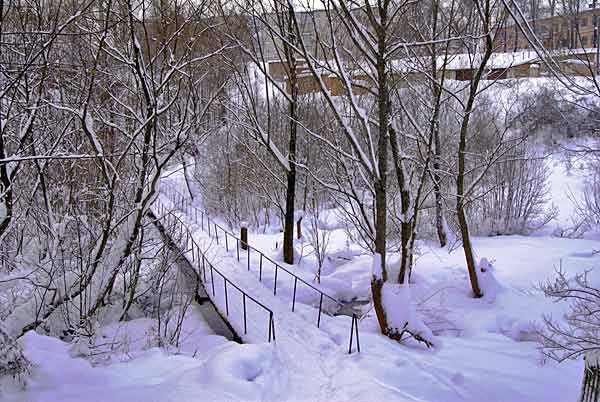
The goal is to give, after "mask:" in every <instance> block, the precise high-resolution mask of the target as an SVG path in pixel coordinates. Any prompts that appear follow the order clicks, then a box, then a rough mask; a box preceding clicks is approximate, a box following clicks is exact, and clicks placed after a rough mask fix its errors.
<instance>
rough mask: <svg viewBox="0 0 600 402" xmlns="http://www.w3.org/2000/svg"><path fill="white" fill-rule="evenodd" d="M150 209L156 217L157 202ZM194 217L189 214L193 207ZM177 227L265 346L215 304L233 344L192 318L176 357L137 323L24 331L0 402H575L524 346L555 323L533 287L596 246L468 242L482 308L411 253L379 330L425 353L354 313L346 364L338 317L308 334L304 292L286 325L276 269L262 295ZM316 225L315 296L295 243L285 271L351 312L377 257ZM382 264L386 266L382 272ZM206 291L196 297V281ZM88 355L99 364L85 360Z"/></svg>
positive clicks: (308, 257) (344, 322) (254, 261)
mask: <svg viewBox="0 0 600 402" xmlns="http://www.w3.org/2000/svg"><path fill="white" fill-rule="evenodd" d="M557 166H558V165H557ZM557 172H558V173H557ZM553 174H558V175H560V176H559V177H555V176H552V177H551V181H552V180H555V184H556V186H553V200H554V201H558V204H559V206H560V207H561V208H562V207H565V211H564V213H565V215H564V216H565V217H566V216H568V211H567V204H566V202H565V203H564V205H562V201H561V200H560V198H559V197H556V196H555V195H554V193H555V192H559V191H560V190H561V186H562V185H566V184H567V183H570V184H573V183H574V181H576V178H573V176H569V175H564V176H562V173H561V171H560V170H557V169H555V170H554V173H553ZM169 185H172V186H175V187H177V186H180V185H183V182H182V177H180V176H178V174H172V175H171V176H170V177H169V178H168V179H164V180H163V183H162V184H161V188H162V190H163V191H164V189H166V188H168V186H169ZM159 202H160V203H161V204H164V205H170V204H169V201H168V199H167V198H166V197H164V196H162V197H160V199H159ZM196 205H197V207H199V208H201V202H200V201H196ZM562 213H563V211H562V210H561V218H560V219H562V217H563V215H562ZM177 216H178V218H180V219H182V220H183V221H184V222H185V223H186V225H187V226H188V227H189V228H190V230H191V231H192V233H193V237H194V239H195V241H196V242H197V243H198V244H199V245H200V246H201V248H202V250H203V251H204V252H205V253H206V254H207V256H208V259H209V260H210V261H211V262H212V263H213V264H214V265H215V267H217V268H218V269H219V270H222V271H223V273H224V274H225V275H226V276H227V277H228V278H229V279H230V280H231V281H232V282H234V283H236V284H237V285H239V286H240V287H242V288H243V289H244V290H245V291H246V292H247V293H248V294H250V295H252V297H255V298H256V299H257V300H259V301H260V302H261V303H264V304H265V305H266V306H268V308H270V309H271V310H272V311H273V312H274V320H275V330H276V340H275V342H271V343H267V321H268V316H266V315H265V311H264V310H261V309H259V308H256V307H249V309H248V312H249V317H250V319H249V320H248V333H247V334H244V331H243V321H242V311H243V310H242V301H241V297H237V296H234V295H236V293H231V296H230V299H229V306H228V307H229V319H230V322H231V323H232V325H233V326H234V328H236V330H237V331H238V333H240V334H241V335H242V338H243V339H244V341H245V342H246V344H244V345H239V344H236V343H233V342H229V341H227V340H226V339H224V338H222V337H219V336H217V335H214V334H213V333H211V331H210V329H209V328H208V326H207V325H206V323H205V322H204V321H203V318H202V316H201V315H200V314H198V312H197V311H195V310H194V309H192V310H190V311H189V313H188V314H189V315H188V316H186V319H185V320H184V325H183V327H184V330H183V333H184V335H182V342H181V344H180V345H179V346H178V347H177V348H160V349H159V348H157V347H156V339H154V338H153V336H152V334H153V333H154V332H155V331H154V329H155V325H156V322H155V321H153V320H149V319H147V318H142V317H140V318H136V319H134V320H132V321H129V322H127V323H125V324H109V325H106V326H105V327H103V328H102V329H101V331H100V335H99V336H98V338H97V339H96V340H95V343H94V344H93V345H90V346H89V347H87V348H86V347H82V346H81V345H72V344H67V343H63V342H61V341H59V340H57V339H54V338H49V337H45V336H42V335H38V334H36V333H34V332H29V333H27V334H26V335H25V336H24V337H23V338H21V339H20V341H19V342H20V344H21V346H22V348H23V350H24V352H25V355H26V356H27V357H28V358H29V359H30V360H31V362H32V363H33V364H34V366H33V367H32V374H31V377H30V379H29V383H28V386H27V388H26V389H25V390H22V389H20V388H19V387H17V386H12V387H5V388H3V389H2V391H1V392H2V394H0V399H2V400H3V401H7V402H21V401H25V400H27V401H97V400H102V401H123V400H127V401H147V400H154V401H175V400H176V401H223V400H228V401H229V400H231V401H236V400H238V401H249V400H261V401H264V400H273V401H275V400H276V401H298V400H328V401H347V400H352V401H370V402H372V401H375V402H377V401H445V402H453V401H457V402H458V401H461V402H463V401H473V402H475V401H482V400H485V401H532V400H540V401H542V400H543V401H572V400H575V399H576V397H577V394H578V391H579V387H580V378H581V374H582V370H583V364H584V363H583V361H582V360H579V361H568V362H565V363H562V364H557V363H554V362H551V361H547V362H542V361H541V360H542V359H541V355H540V353H539V351H538V344H537V343H535V342H533V341H534V340H535V339H536V331H537V330H538V328H539V325H540V322H541V321H540V320H541V317H542V314H547V313H550V314H552V315H553V316H554V317H558V318H560V317H561V314H562V313H563V311H564V306H563V305H561V304H559V303H554V302H553V301H551V300H549V299H546V298H544V297H543V295H541V293H540V292H539V291H537V290H536V285H537V284H539V283H540V282H541V281H544V280H546V279H547V278H549V277H551V276H552V275H553V270H554V269H555V268H556V267H558V266H559V265H560V266H561V267H562V269H563V270H564V271H566V272H567V274H568V275H571V276H572V275H575V274H576V273H579V272H582V271H583V270H586V269H591V268H594V267H595V266H598V263H600V255H599V254H597V253H596V254H594V253H593V252H592V251H593V250H598V249H600V242H599V241H597V240H593V239H568V238H560V237H552V236H549V235H548V234H547V233H538V234H537V235H536V236H529V237H527V236H497V237H485V238H473V247H474V249H475V250H477V253H478V255H479V256H485V257H482V258H480V260H479V261H478V267H479V268H480V269H484V272H480V277H481V280H482V288H483V289H484V291H485V292H486V293H487V294H488V295H492V294H493V297H486V298H484V299H474V298H473V297H472V296H471V291H470V286H469V283H468V275H467V271H466V264H465V260H464V255H463V253H462V250H461V249H460V248H459V249H456V250H453V251H448V250H447V249H440V248H439V247H438V246H437V245H435V244H433V243H431V242H428V241H424V240H420V241H419V242H418V249H419V255H418V256H417V258H416V259H415V260H416V262H415V267H414V270H413V275H412V281H411V283H410V284H406V285H399V284H386V285H385V286H384V291H383V295H384V298H385V302H384V303H385V304H386V305H388V306H394V307H396V308H388V311H390V315H389V316H388V318H389V320H390V322H391V323H394V324H396V325H398V326H402V325H403V323H405V322H410V323H411V325H412V326H413V327H416V328H420V329H421V331H422V333H423V334H426V335H427V337H428V339H433V340H434V347H433V348H431V349H426V348H424V347H422V346H419V345H417V344H415V343H414V342H406V343H405V344H403V345H399V344H398V343H397V342H395V341H393V340H390V339H388V338H386V337H383V336H381V335H380V334H379V328H378V323H377V320H376V318H375V316H374V312H373V311H372V309H370V308H369V306H365V307H364V308H363V313H364V316H363V318H362V319H361V320H360V323H359V329H360V345H361V352H360V354H358V353H356V352H355V353H353V354H351V355H349V354H348V345H349V336H350V332H349V329H350V324H351V318H350V317H348V316H336V317H334V316H330V315H327V314H325V313H324V314H322V316H321V322H320V328H317V325H316V321H317V316H318V293H315V291H314V290H311V289H310V288H308V287H306V286H299V287H298V289H297V295H296V301H295V311H294V312H292V311H291V304H292V297H293V288H294V286H293V285H294V283H293V282H294V281H293V278H292V277H290V276H289V275H288V274H286V273H285V271H282V270H279V273H278V281H277V295H274V294H273V286H274V279H275V277H274V266H273V265H272V264H269V263H264V265H263V270H262V277H261V280H259V272H258V268H257V266H258V260H259V257H258V254H251V255H250V262H251V269H250V270H248V269H247V261H246V258H247V257H246V255H245V254H242V255H241V258H240V262H238V261H237V257H236V251H235V248H232V247H231V244H232V243H229V251H226V250H225V247H224V244H223V237H222V236H221V237H220V243H219V245H217V244H216V241H215V238H214V237H213V238H210V237H209V236H208V234H207V233H206V232H204V231H203V230H202V228H201V227H200V222H198V221H195V219H194V217H193V214H190V213H189V211H188V213H187V214H186V213H184V212H183V211H177ZM328 216H329V218H321V219H323V222H322V223H323V226H326V227H328V228H331V236H330V242H331V244H330V247H329V248H328V266H327V268H326V270H325V271H324V272H323V275H322V277H321V283H320V284H317V283H315V282H314V273H315V269H316V261H315V257H314V255H312V254H311V252H310V247H309V246H308V245H307V244H306V243H303V242H302V241H301V240H300V241H296V244H295V247H296V248H297V250H299V251H300V253H301V256H302V258H301V259H300V260H299V262H298V263H297V264H295V265H293V266H288V265H285V267H286V269H289V270H291V271H292V272H294V273H296V274H297V275H298V276H300V277H301V278H303V279H304V280H306V281H307V282H308V283H311V284H313V285H314V286H315V287H317V288H319V289H322V290H323V291H325V292H327V293H328V294H331V295H333V296H334V297H335V298H337V299H339V300H353V299H354V300H359V301H360V300H365V299H366V298H368V296H369V294H370V283H371V279H372V276H373V270H372V269H370V268H372V267H375V266H379V264H376V262H377V261H376V260H377V256H373V255H372V254H370V253H365V252H364V251H363V250H361V249H360V247H358V246H357V245H355V244H351V243H350V242H349V241H348V238H347V234H346V232H345V229H344V228H343V227H342V226H341V225H336V219H338V216H337V214H336V213H334V212H333V210H332V212H330V213H329V214H328ZM307 218H310V216H307ZM304 221H306V222H304ZM308 221H309V219H305V220H303V222H304V223H306V224H308ZM213 236H214V235H213ZM281 236H282V235H281V233H266V234H260V233H256V232H250V233H249V242H250V244H251V245H252V246H253V247H256V248H258V249H260V250H262V251H263V252H264V253H265V254H266V255H267V256H270V257H271V258H273V259H275V257H276V255H277V254H278V253H280V249H281V247H280V245H281ZM276 244H278V245H279V246H278V247H275V245H276ZM189 256H190V254H189V253H188V257H189ZM396 258H398V256H397V255H394V254H391V255H390V256H389V261H393V260H394V259H396ZM282 265H283V264H282ZM392 265H393V264H392ZM223 288H224V283H223V281H222V279H221V278H220V277H219V276H215V289H216V292H215V296H214V301H215V303H216V304H217V306H218V307H219V309H220V310H221V312H222V313H223V314H224V315H225V307H224V297H223ZM207 290H208V291H209V293H210V281H208V282H207ZM325 304H326V305H324V309H323V310H324V312H328V311H334V310H335V305H333V304H331V303H330V304H327V303H325ZM428 330H429V331H430V332H427V331H428ZM105 344H108V345H116V346H115V347H112V346H111V347H108V346H106V345H105ZM103 345H104V346H103ZM107 348H108V349H110V352H111V353H108V350H107ZM111 348H112V349H111ZM93 352H97V353H100V356H99V357H97V358H93V357H90V353H93ZM81 356H87V358H86V359H83V358H81ZM103 356H106V358H104V357H103ZM542 363H545V364H542Z"/></svg>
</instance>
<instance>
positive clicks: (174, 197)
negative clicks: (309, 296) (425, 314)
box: [165, 188, 360, 353]
mask: <svg viewBox="0 0 600 402" xmlns="http://www.w3.org/2000/svg"><path fill="white" fill-rule="evenodd" d="M165 195H166V196H167V197H168V198H169V199H170V200H171V202H172V203H173V205H174V206H177V207H178V208H180V209H181V211H183V212H184V213H185V214H187V215H192V214H193V216H194V219H195V221H196V222H198V215H200V226H201V228H202V230H205V231H207V232H208V235H209V237H211V238H212V237H214V238H215V240H216V243H217V245H219V244H220V243H219V240H220V239H219V230H221V232H222V233H223V236H222V238H223V239H224V242H225V249H226V251H227V252H229V247H230V244H229V238H231V239H232V241H235V243H236V255H237V260H238V262H241V259H240V248H242V249H243V250H244V251H246V253H247V258H246V259H247V266H248V271H250V268H251V261H250V253H251V251H254V252H255V253H258V255H259V264H258V273H259V274H258V279H259V281H261V282H262V272H263V261H264V260H266V261H269V262H270V263H271V264H273V266H274V267H275V268H274V269H275V278H274V282H273V294H274V295H277V276H278V273H279V270H282V271H284V272H286V273H287V274H288V275H290V277H292V278H293V279H294V289H293V293H292V311H295V306H296V293H297V287H298V282H300V283H301V284H304V285H305V286H307V287H308V288H310V289H312V290H313V291H314V292H316V293H317V294H318V295H319V310H318V314H317V328H319V327H320V326H321V315H322V313H323V300H324V299H326V300H330V301H331V302H333V303H335V304H336V306H338V307H342V306H343V305H344V304H343V303H342V302H341V301H339V300H338V299H336V298H335V297H333V296H331V295H329V294H327V293H326V292H324V291H323V290H322V289H319V288H318V287H316V286H315V285H313V284H311V283H309V282H307V281H306V280H304V279H303V278H301V277H300V276H298V275H297V274H295V273H294V272H292V271H291V270H289V269H287V268H285V267H283V266H282V265H280V264H279V263H277V262H276V261H274V260H273V259H272V258H270V257H268V256H267V255H265V254H264V253H263V252H262V251H260V250H259V249H257V248H255V247H252V246H251V245H250V244H249V243H248V242H247V241H246V242H244V241H243V240H242V239H240V238H239V237H237V236H236V235H234V234H233V233H231V232H230V231H228V230H227V229H225V228H224V227H222V226H220V225H219V224H217V223H216V222H214V221H213V220H211V219H210V216H209V215H208V213H207V212H206V211H203V210H199V209H198V208H196V207H195V206H193V205H192V203H191V202H190V201H189V200H188V199H187V198H186V197H184V196H183V195H182V194H181V193H180V192H179V191H177V190H176V189H173V188H170V189H169V194H165ZM205 221H206V222H205ZM205 227H206V229H205ZM211 228H212V230H211ZM192 240H193V239H192ZM242 245H243V246H245V248H244V247H241V246H242ZM325 313H326V314H327V312H325ZM358 323H359V317H358V316H357V315H356V313H352V324H351V327H350V345H349V347H348V353H352V346H353V342H354V336H355V337H356V348H357V351H358V352H360V338H359V335H358Z"/></svg>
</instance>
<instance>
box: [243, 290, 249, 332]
mask: <svg viewBox="0 0 600 402" xmlns="http://www.w3.org/2000/svg"><path fill="white" fill-rule="evenodd" d="M242 302H243V305H244V334H247V333H248V327H247V325H246V293H242Z"/></svg>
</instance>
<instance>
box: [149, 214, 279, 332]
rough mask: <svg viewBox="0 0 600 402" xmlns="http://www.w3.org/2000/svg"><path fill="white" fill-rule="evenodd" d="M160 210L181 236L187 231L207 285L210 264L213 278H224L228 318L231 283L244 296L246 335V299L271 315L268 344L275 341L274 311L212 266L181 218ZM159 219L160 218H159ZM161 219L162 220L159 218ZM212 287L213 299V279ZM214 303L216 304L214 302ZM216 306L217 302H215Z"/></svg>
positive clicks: (245, 328)
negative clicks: (228, 286)
mask: <svg viewBox="0 0 600 402" xmlns="http://www.w3.org/2000/svg"><path fill="white" fill-rule="evenodd" d="M158 208H163V211H162V212H160V215H161V216H167V215H170V216H171V217H173V219H174V223H175V224H179V231H180V233H181V234H183V231H184V230H185V233H186V236H187V237H186V245H187V243H188V242H189V241H190V240H191V242H192V249H191V252H192V262H195V261H194V257H195V256H201V257H202V273H203V278H204V282H205V283H206V265H207V264H208V266H209V268H210V272H211V278H212V277H213V272H216V273H217V274H218V275H219V276H221V278H223V283H224V286H225V290H224V292H225V310H226V316H229V307H228V293H227V284H228V283H229V284H230V285H231V286H233V287H234V288H235V289H237V291H238V292H240V293H241V294H242V303H243V312H244V317H243V318H244V334H247V333H248V331H247V319H246V299H250V300H251V301H252V302H254V303H255V304H256V305H258V306H260V307H261V308H263V309H264V310H266V311H267V312H268V313H269V337H268V342H269V343H270V342H271V339H273V340H275V322H274V319H273V318H274V315H273V310H271V309H270V308H269V307H267V306H265V305H264V304H263V303H261V302H260V301H259V300H257V299H256V298H254V297H253V296H251V295H250V294H248V293H246V291H244V290H243V289H242V288H241V287H239V286H238V285H237V284H236V283H235V282H232V281H231V279H229V278H227V276H226V275H225V274H223V273H222V272H221V271H220V270H219V269H218V268H216V267H215V266H214V264H212V263H211V262H210V261H209V260H208V258H206V255H205V254H204V253H203V252H202V251H201V250H202V249H201V248H200V246H199V245H198V243H197V242H196V241H195V240H194V237H193V236H192V234H191V232H190V230H189V229H188V228H187V227H186V225H185V224H184V223H183V222H182V221H181V219H179V217H177V216H176V215H174V214H172V213H170V212H169V214H164V206H163V205H162V204H159V206H158ZM157 218H158V217H157ZM159 219H161V218H159ZM194 247H196V254H195V255H194ZM211 285H212V293H213V297H214V296H215V294H216V291H215V285H214V280H212V279H211ZM207 295H208V297H210V292H208V291H207ZM213 302H215V301H214V300H213ZM215 305H216V302H215Z"/></svg>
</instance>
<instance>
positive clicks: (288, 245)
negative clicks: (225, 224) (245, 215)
mask: <svg viewBox="0 0 600 402" xmlns="http://www.w3.org/2000/svg"><path fill="white" fill-rule="evenodd" d="M288 12H289V13H290V17H289V25H288V26H289V34H290V36H291V38H290V42H291V43H295V39H294V37H295V35H294V32H293V29H292V21H293V18H294V16H293V13H294V10H293V9H291V8H290V9H289V11H288ZM284 47H285V53H286V58H287V63H288V68H289V77H288V78H289V82H290V89H291V100H290V103H289V119H290V142H289V148H288V151H289V155H288V161H289V164H290V171H289V172H288V174H287V188H286V197H285V217H284V224H283V261H284V262H286V263H287V264H293V263H294V210H295V208H294V207H295V205H294V204H295V202H296V134H297V129H298V123H297V116H296V114H297V107H298V105H297V103H298V82H297V75H296V57H295V55H294V50H293V49H291V48H290V46H288V45H284Z"/></svg>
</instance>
